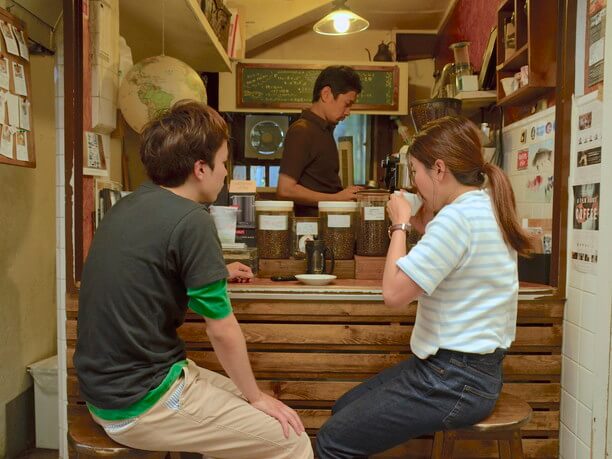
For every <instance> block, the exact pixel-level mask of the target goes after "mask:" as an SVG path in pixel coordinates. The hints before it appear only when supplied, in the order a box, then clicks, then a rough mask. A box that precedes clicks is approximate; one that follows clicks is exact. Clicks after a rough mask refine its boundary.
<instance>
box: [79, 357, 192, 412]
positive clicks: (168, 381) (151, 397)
mask: <svg viewBox="0 0 612 459" xmlns="http://www.w3.org/2000/svg"><path fill="white" fill-rule="evenodd" d="M186 366H187V360H179V361H178V362H176V363H175V364H174V365H172V366H171V367H170V370H169V371H168V374H166V377H165V378H164V380H163V381H162V382H161V383H160V385H159V386H157V387H156V388H154V389H152V390H150V391H149V392H147V394H146V395H145V396H144V397H143V398H141V399H140V400H138V401H137V402H135V403H133V404H132V405H130V406H128V407H126V408H120V409H116V410H106V409H102V408H96V407H95V406H93V405H92V404H90V403H87V408H89V411H90V412H91V413H93V414H94V415H96V416H98V417H99V418H101V419H104V420H105V421H121V420H124V419H130V418H133V417H136V416H140V415H141V414H142V413H144V412H145V411H148V410H149V409H151V407H152V406H153V405H155V404H156V403H157V402H158V401H159V399H160V398H162V397H163V396H164V394H165V393H166V392H168V390H169V389H170V387H172V384H174V382H175V381H176V380H177V379H178V378H179V376H181V374H182V373H183V367H186Z"/></svg>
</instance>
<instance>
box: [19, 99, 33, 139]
mask: <svg viewBox="0 0 612 459" xmlns="http://www.w3.org/2000/svg"><path fill="white" fill-rule="evenodd" d="M19 127H20V128H21V129H25V130H26V131H29V130H30V101H29V100H28V99H26V98H25V97H20V98H19Z"/></svg>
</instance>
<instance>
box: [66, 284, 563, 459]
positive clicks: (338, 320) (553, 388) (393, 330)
mask: <svg viewBox="0 0 612 459" xmlns="http://www.w3.org/2000/svg"><path fill="white" fill-rule="evenodd" d="M295 297H296V298H299V295H295ZM232 303H233V307H234V312H235V314H236V316H237V318H238V320H239V321H240V323H241V327H242V330H243V332H244V335H245V337H246V340H247V343H248V348H249V355H250V360H251V364H252V366H253V371H254V372H255V374H256V376H257V378H258V380H259V382H260V384H261V385H262V387H263V389H264V390H265V391H266V392H268V393H270V394H273V395H275V396H277V397H278V398H279V399H281V400H283V401H284V402H286V403H287V404H289V405H290V406H292V407H294V408H295V409H297V410H298V412H299V414H300V416H301V417H302V420H303V421H304V424H305V426H306V427H307V429H308V431H309V433H310V434H311V435H314V434H316V430H317V429H318V428H319V427H320V426H321V425H322V424H323V423H324V422H325V420H326V419H327V418H328V417H329V416H330V413H331V411H330V408H331V406H332V405H333V403H334V401H335V400H337V399H338V397H340V396H341V395H342V394H344V393H345V392H346V391H347V390H349V389H350V388H352V387H354V386H355V385H356V384H358V383H359V381H362V380H364V379H366V378H368V377H370V376H372V375H374V374H376V373H378V372H380V371H381V370H383V369H385V368H387V367H389V366H391V365H394V364H396V363H398V362H400V361H402V360H404V359H406V358H408V357H409V356H410V355H411V353H410V333H411V331H412V328H413V326H414V321H415V315H416V305H415V304H412V305H410V306H409V307H407V308H404V309H401V310H397V309H392V308H388V307H385V306H384V305H382V303H378V302H357V301H355V302H346V303H345V302H333V301H329V302H325V301H320V302H317V301H297V300H293V299H291V300H283V301H281V300H277V301H274V300H233V301H232ZM67 310H68V317H69V320H68V322H67V330H66V332H67V340H68V347H69V350H68V366H69V371H68V373H69V377H68V398H69V400H70V403H81V397H80V396H79V392H78V383H77V380H76V375H75V373H74V369H73V367H72V354H73V350H74V341H75V339H76V307H75V306H74V305H72V307H71V306H70V304H69V305H68V307H67ZM562 320H563V300H556V299H550V298H544V299H541V300H533V301H521V302H520V303H519V311H518V327H517V334H516V340H515V342H514V344H513V346H512V348H511V349H510V352H509V354H508V355H507V357H506V359H505V361H504V380H505V384H504V389H503V390H504V391H506V392H509V393H511V394H514V395H516V396H519V397H522V398H524V399H525V400H526V401H527V402H528V403H529V404H530V405H531V406H532V408H533V409H534V413H533V417H532V419H531V421H530V423H529V424H528V425H527V426H526V427H525V428H524V429H523V430H522V434H523V439H524V440H523V444H524V449H525V455H526V457H527V458H553V457H557V454H558V438H559V435H558V434H559V400H560V375H561V345H562ZM179 333H180V336H181V337H182V338H183V339H184V340H185V342H186V344H187V347H188V356H189V358H191V359H193V360H194V361H195V362H196V363H197V364H199V365H202V366H204V367H206V368H209V369H211V370H215V371H222V368H221V365H220V364H219V362H218V360H217V358H216V356H215V354H214V352H213V351H212V348H211V345H210V341H209V340H208V337H207V335H206V333H205V324H204V323H203V321H202V319H201V318H200V317H199V316H197V315H196V314H193V313H188V315H187V320H186V322H185V324H184V325H183V326H182V327H181V328H180V329H179ZM431 445H432V439H431V437H422V438H418V439H415V440H411V441H409V442H408V443H407V444H405V445H401V446H399V447H397V448H394V449H393V450H390V451H387V452H386V453H384V454H381V455H378V456H376V457H381V458H382V457H385V458H392V457H393V458H429V454H430V452H431ZM455 457H457V458H492V457H497V447H496V445H495V444H494V443H493V442H489V441H483V442H475V441H462V442H459V443H458V446H457V452H456V455H455Z"/></svg>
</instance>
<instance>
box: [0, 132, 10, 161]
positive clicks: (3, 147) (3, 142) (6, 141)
mask: <svg viewBox="0 0 612 459" xmlns="http://www.w3.org/2000/svg"><path fill="white" fill-rule="evenodd" d="M0 154H2V155H3V156H6V157H7V158H13V131H12V129H11V127H10V126H9V125H8V124H4V125H2V135H1V136H0Z"/></svg>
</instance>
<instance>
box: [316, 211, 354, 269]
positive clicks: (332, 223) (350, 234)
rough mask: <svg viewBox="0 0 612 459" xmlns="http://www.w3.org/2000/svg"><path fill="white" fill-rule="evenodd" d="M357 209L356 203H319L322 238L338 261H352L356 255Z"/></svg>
mask: <svg viewBox="0 0 612 459" xmlns="http://www.w3.org/2000/svg"><path fill="white" fill-rule="evenodd" d="M357 209H358V205H357V203H356V202H354V201H321V202H319V219H320V222H321V236H322V238H323V241H324V242H325V246H326V247H329V248H330V249H331V250H332V252H333V254H334V258H335V259H336V260H352V259H353V256H354V255H355V226H356V224H357Z"/></svg>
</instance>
